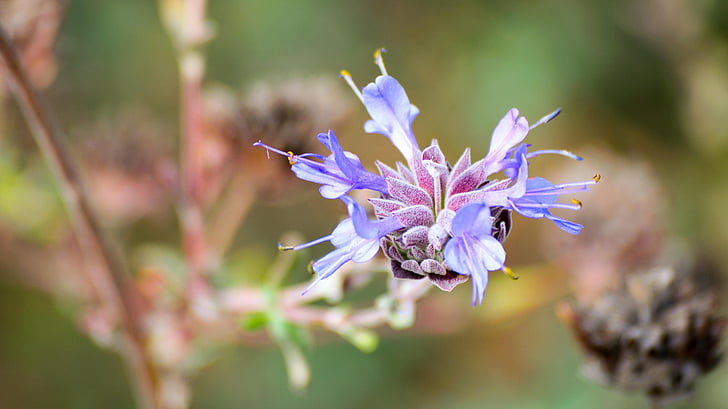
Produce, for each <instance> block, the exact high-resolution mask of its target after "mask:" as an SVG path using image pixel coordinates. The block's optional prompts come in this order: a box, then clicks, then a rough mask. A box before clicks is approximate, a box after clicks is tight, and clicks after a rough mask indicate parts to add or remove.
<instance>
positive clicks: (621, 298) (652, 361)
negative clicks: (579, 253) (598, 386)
mask: <svg viewBox="0 0 728 409" xmlns="http://www.w3.org/2000/svg"><path fill="white" fill-rule="evenodd" d="M710 273H712V271H708V270H705V269H702V270H696V271H693V272H683V271H676V270H675V269H673V268H669V267H665V268H656V269H653V270H648V271H645V272H642V273H635V274H632V275H629V276H622V278H623V281H622V286H621V287H620V288H618V289H614V290H611V291H607V292H605V293H603V294H602V295H601V297H599V298H597V299H595V300H591V301H590V302H581V303H578V304H576V305H575V306H571V305H568V304H563V305H562V306H561V308H560V316H561V318H562V320H563V321H564V322H565V323H566V324H567V325H568V326H569V327H570V328H571V329H572V331H573V334H574V337H575V338H576V340H577V341H578V343H579V345H580V346H581V349H582V351H583V352H584V355H585V360H586V361H585V364H584V367H583V372H584V374H585V375H586V376H587V377H588V378H590V379H592V380H594V381H596V382H599V383H602V384H605V385H609V386H612V387H615V388H618V389H622V390H625V391H640V392H643V393H645V394H646V395H647V396H648V397H649V399H650V400H651V401H652V403H653V406H656V407H661V406H662V405H664V404H666V403H668V402H671V401H675V400H679V399H682V398H685V397H687V396H688V395H689V394H690V392H692V390H693V387H694V385H695V381H696V380H697V379H698V377H700V376H701V375H703V374H705V373H707V372H709V371H711V370H712V369H714V368H715V367H716V366H717V365H718V364H719V363H720V361H721V358H722V352H721V351H720V349H719V348H720V340H721V336H722V334H723V332H724V329H725V327H726V324H727V323H728V321H726V319H725V318H722V317H718V316H717V311H716V310H717V308H718V301H719V294H720V292H719V291H718V290H717V289H716V286H715V283H714V282H713V280H711V279H710V277H711V274H710Z"/></svg>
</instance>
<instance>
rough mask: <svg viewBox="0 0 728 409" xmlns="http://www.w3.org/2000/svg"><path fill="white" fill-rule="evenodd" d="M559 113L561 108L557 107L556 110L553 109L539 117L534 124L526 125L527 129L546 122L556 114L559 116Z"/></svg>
mask: <svg viewBox="0 0 728 409" xmlns="http://www.w3.org/2000/svg"><path fill="white" fill-rule="evenodd" d="M560 113H561V108H557V109H556V111H554V112H552V113H550V114H548V115H546V116H545V117H543V118H541V119H539V120H538V122H536V123H535V124H533V125H531V126H529V127H528V130H529V131H530V130H531V129H533V128H535V127H537V126H539V125H543V124H545V123H546V122H548V121H550V120H552V119H554V118H556V117H557V116H559V114H560Z"/></svg>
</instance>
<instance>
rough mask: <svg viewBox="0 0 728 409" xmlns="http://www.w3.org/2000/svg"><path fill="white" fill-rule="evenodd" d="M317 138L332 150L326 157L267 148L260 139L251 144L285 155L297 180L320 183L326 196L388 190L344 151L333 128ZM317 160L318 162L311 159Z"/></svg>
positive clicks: (359, 162) (379, 179) (378, 177)
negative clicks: (353, 191) (363, 190)
mask: <svg viewBox="0 0 728 409" xmlns="http://www.w3.org/2000/svg"><path fill="white" fill-rule="evenodd" d="M318 139H319V141H320V142H321V143H322V144H323V145H324V146H326V148H328V149H329V151H331V155H329V156H328V157H325V156H322V155H318V154H315V153H304V154H302V155H294V154H293V153H291V152H283V151H281V150H278V149H276V148H273V147H270V146H268V145H266V144H264V143H262V142H261V141H258V142H256V143H254V144H253V145H254V146H262V147H263V148H265V149H267V150H269V151H271V152H275V153H278V154H280V155H283V156H287V157H288V161H289V162H290V163H291V165H292V166H291V170H293V173H295V174H296V176H298V178H299V179H303V180H307V181H309V182H314V183H318V184H320V185H321V187H320V188H319V192H321V196H323V197H325V198H326V199H338V198H339V197H341V196H343V195H345V194H347V193H349V191H351V190H354V189H370V190H374V191H377V192H381V193H387V184H386V182H385V180H384V178H383V177H381V176H379V175H375V174H374V173H371V172H368V171H367V170H365V169H364V167H363V166H362V165H361V161H359V158H358V157H357V156H356V155H354V154H353V153H351V152H345V151H344V150H343V149H342V148H341V145H339V141H338V140H337V139H336V135H334V132H333V131H329V132H328V133H321V134H319V135H318ZM313 159H318V161H316V160H313Z"/></svg>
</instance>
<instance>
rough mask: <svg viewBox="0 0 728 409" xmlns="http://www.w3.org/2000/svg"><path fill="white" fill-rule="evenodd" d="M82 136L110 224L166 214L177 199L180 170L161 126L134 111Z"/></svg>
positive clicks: (101, 123)
mask: <svg viewBox="0 0 728 409" xmlns="http://www.w3.org/2000/svg"><path fill="white" fill-rule="evenodd" d="M79 134H80V135H81V136H80V139H81V140H82V141H83V142H82V144H81V146H80V151H81V155H80V157H81V159H82V161H83V163H84V165H85V167H86V169H87V172H86V173H87V179H88V182H89V188H90V192H91V194H92V195H93V196H94V199H95V201H96V203H97V204H98V205H99V208H100V210H101V211H102V212H104V216H105V217H106V218H107V219H111V220H116V221H121V220H132V219H137V218H140V217H144V216H151V215H159V214H161V212H162V211H163V210H164V209H165V206H166V205H168V204H169V203H170V199H171V197H172V194H171V193H172V189H173V188H172V180H173V179H174V173H175V168H174V165H173V162H172V159H171V158H172V157H173V156H172V150H171V147H170V146H167V145H166V144H165V142H164V141H165V138H163V135H164V134H163V131H162V130H161V128H160V126H159V125H158V124H156V123H155V122H154V121H153V120H152V119H151V118H149V117H148V116H147V115H145V114H144V113H143V112H141V111H138V110H128V111H126V112H123V113H121V114H120V115H118V116H116V117H114V118H112V119H111V120H100V121H98V123H96V124H94V125H92V126H90V127H88V128H87V129H83V130H81V131H80V132H79Z"/></svg>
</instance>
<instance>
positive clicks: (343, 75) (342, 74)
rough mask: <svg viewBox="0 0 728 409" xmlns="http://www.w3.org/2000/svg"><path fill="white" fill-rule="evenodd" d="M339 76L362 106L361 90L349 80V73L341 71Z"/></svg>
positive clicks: (352, 80)
mask: <svg viewBox="0 0 728 409" xmlns="http://www.w3.org/2000/svg"><path fill="white" fill-rule="evenodd" d="M339 76H340V77H341V78H343V79H344V81H346V83H347V84H349V88H351V89H352V91H354V94H356V96H357V98H359V100H360V101H361V102H362V104H363V103H364V97H363V96H362V95H361V90H360V89H359V87H357V86H356V84H355V83H354V79H352V78H351V74H349V71H347V70H341V71H339Z"/></svg>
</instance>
